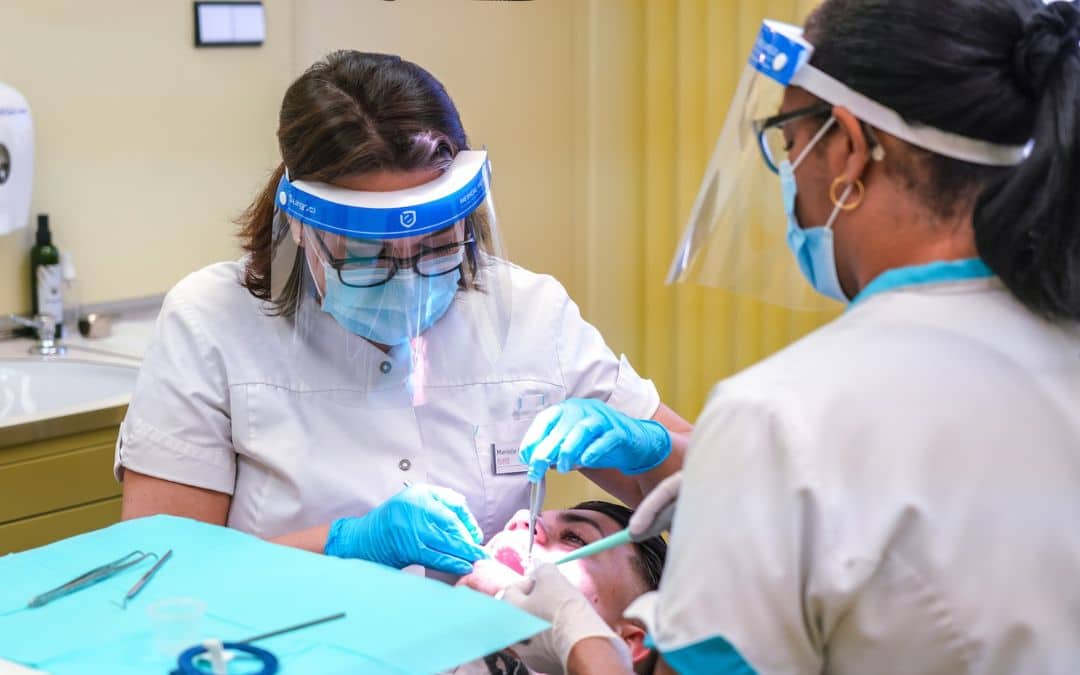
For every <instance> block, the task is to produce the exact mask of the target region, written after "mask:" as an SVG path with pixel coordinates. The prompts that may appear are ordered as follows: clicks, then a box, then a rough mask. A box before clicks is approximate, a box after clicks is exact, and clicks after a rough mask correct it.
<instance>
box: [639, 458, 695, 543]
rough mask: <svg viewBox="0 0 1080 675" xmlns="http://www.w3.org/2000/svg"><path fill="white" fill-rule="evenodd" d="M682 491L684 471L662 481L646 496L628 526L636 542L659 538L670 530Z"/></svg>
mask: <svg viewBox="0 0 1080 675" xmlns="http://www.w3.org/2000/svg"><path fill="white" fill-rule="evenodd" d="M680 490H682V471H680V472H678V473H674V474H671V475H670V476H668V477H667V478H665V479H664V480H662V481H660V484H659V485H657V486H656V487H655V488H653V491H652V492H650V493H649V494H647V495H645V499H643V500H642V501H641V504H639V505H638V507H637V508H636V509H634V514H633V515H632V516H630V523H629V524H628V525H627V529H629V530H630V535H631V536H632V537H634V539H635V540H637V539H647V538H649V537H657V536H659V535H660V533H661V532H663V531H664V530H670V529H671V521H672V519H673V518H674V517H675V505H676V503H677V502H678V500H679V491H680Z"/></svg>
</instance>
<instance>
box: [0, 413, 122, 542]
mask: <svg viewBox="0 0 1080 675" xmlns="http://www.w3.org/2000/svg"><path fill="white" fill-rule="evenodd" d="M118 431H119V427H118V426H117V425H116V424H115V423H113V424H111V425H110V426H108V427H105V428H101V429H94V430H89V431H80V432H78V433H71V434H66V435H61V436H57V437H55V438H49V439H47V440H39V441H32V442H27V443H24V444H21V445H14V446H9V447H0V555H3V554H5V553H11V552H13V551H22V550H25V549H28V548H33V547H35V546H41V545H43V544H48V543H50V542H53V541H56V540H58V539H63V538H64V537H70V536H72V535H75V534H79V533H81V532H87V531H89V530H94V529H98V528H101V527H105V526H106V525H110V524H112V523H115V522H118V521H119V520H120V484H119V483H118V482H116V479H115V478H113V473H112V464H113V449H114V447H115V444H116V436H117V433H118Z"/></svg>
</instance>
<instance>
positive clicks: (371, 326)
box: [322, 263, 461, 347]
mask: <svg viewBox="0 0 1080 675" xmlns="http://www.w3.org/2000/svg"><path fill="white" fill-rule="evenodd" d="M323 271H324V272H325V274H326V293H325V294H324V295H323V301H322V309H323V311H324V312H326V313H327V314H329V315H330V316H332V317H334V319H336V320H337V322H338V323H339V324H341V326H342V327H344V328H345V329H346V330H348V331H350V332H352V333H355V334H356V335H359V336H360V337H363V338H367V339H368V340H371V341H372V342H376V343H378V344H381V345H388V346H391V347H393V346H396V345H400V344H403V343H405V342H407V341H408V340H409V339H410V338H413V337H416V336H417V335H420V334H421V333H423V332H424V331H426V330H427V329H429V328H431V327H432V326H433V325H434V324H435V322H436V321H438V320H439V319H441V318H442V316H443V314H445V313H446V310H447V309H449V308H450V303H451V302H452V301H453V300H454V294H455V293H457V290H458V282H459V281H460V280H461V270H460V269H456V270H454V271H453V272H448V273H446V274H442V275H439V276H437V277H423V276H420V275H419V274H416V273H415V272H413V271H409V270H398V271H397V273H395V274H394V276H393V277H391V278H390V280H389V281H387V282H386V283H385V284H381V285H379V286H371V287H368V288H354V287H352V286H346V285H345V284H343V283H341V279H340V278H339V277H338V273H337V270H335V269H334V268H333V267H331V266H329V265H328V264H326V263H323ZM346 274H347V272H346Z"/></svg>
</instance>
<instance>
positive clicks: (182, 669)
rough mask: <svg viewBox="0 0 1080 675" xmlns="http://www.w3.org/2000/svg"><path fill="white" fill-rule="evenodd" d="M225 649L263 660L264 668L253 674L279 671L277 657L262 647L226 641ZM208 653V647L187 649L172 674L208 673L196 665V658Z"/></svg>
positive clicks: (264, 674)
mask: <svg viewBox="0 0 1080 675" xmlns="http://www.w3.org/2000/svg"><path fill="white" fill-rule="evenodd" d="M221 646H222V647H224V648H225V649H231V650H232V651H234V652H245V653H247V654H250V655H252V656H254V657H255V658H256V659H258V660H259V661H262V664H263V669H262V670H260V671H259V672H258V673H253V674H252V675H274V673H276V672H277V671H278V660H277V657H276V656H274V655H273V654H271V653H270V652H268V651H266V650H265V649H263V648H261V647H255V646H253V645H249V644H245V643H243V642H224V643H222V645H221ZM205 653H206V647H204V646H202V645H195V646H194V647H189V648H188V649H185V650H184V651H183V652H182V653H181V654H180V657H179V658H178V659H177V662H176V670H174V671H172V674H171V675H207V673H208V672H209V671H206V670H199V667H198V666H196V665H195V658H196V657H197V656H201V655H203V654H205Z"/></svg>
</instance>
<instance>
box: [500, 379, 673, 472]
mask: <svg viewBox="0 0 1080 675" xmlns="http://www.w3.org/2000/svg"><path fill="white" fill-rule="evenodd" d="M519 454H520V456H521V461H522V463H524V464H528V465H529V480H531V481H533V482H536V481H539V480H540V479H541V478H542V477H543V476H544V473H546V472H547V470H548V469H549V468H551V467H552V466H554V467H555V468H557V469H558V470H559V471H560V472H561V473H566V472H567V471H571V470H573V469H575V468H577V467H579V466H582V467H586V468H590V469H619V470H620V471H622V472H623V473H627V474H635V473H643V472H645V471H648V470H649V469H652V468H654V467H656V466H657V465H658V464H660V463H661V462H663V461H664V460H665V459H667V457H668V455H670V454H671V434H670V433H668V430H667V429H665V428H664V425H662V424H660V423H659V422H655V421H653V420H639V419H634V418H632V417H628V416H626V415H624V414H622V413H621V412H619V411H618V410H615V409H614V408H612V407H610V406H608V405H607V404H605V403H603V402H601V401H597V400H596V399H591V398H571V399H567V400H565V401H563V402H562V403H560V404H558V405H554V406H552V407H550V408H548V409H546V410H544V411H543V412H542V413H540V414H539V415H537V416H536V419H535V420H533V422H532V424H531V425H529V430H528V431H526V432H525V438H524V439H522V441H521V451H520V452H519Z"/></svg>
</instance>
